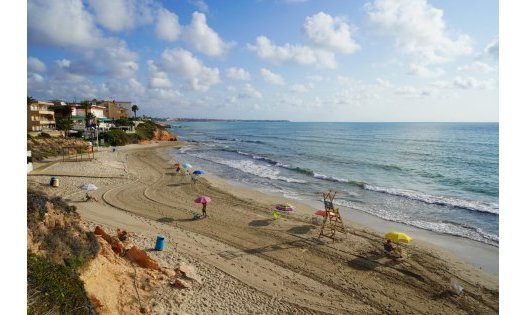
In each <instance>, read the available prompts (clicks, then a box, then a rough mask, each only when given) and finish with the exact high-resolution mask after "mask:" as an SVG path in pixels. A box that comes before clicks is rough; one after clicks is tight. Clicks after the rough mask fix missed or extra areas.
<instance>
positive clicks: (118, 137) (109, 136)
mask: <svg viewBox="0 0 526 315" xmlns="http://www.w3.org/2000/svg"><path fill="white" fill-rule="evenodd" d="M104 142H107V143H109V145H112V146H120V145H125V144H127V143H128V137H127V136H126V132H124V131H122V130H120V129H110V130H109V131H108V132H106V134H105V135H104Z"/></svg>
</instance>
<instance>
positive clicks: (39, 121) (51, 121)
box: [27, 101, 56, 132]
mask: <svg viewBox="0 0 526 315" xmlns="http://www.w3.org/2000/svg"><path fill="white" fill-rule="evenodd" d="M51 106H53V103H49V102H44V101H35V102H33V103H31V104H27V130H28V131H44V132H45V131H52V130H55V127H56V125H55V112H54V111H53V110H52V109H50V107H51Z"/></svg>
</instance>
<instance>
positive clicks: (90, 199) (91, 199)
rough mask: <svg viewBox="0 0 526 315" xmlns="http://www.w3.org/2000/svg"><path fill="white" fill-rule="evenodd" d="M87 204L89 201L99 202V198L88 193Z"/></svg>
mask: <svg viewBox="0 0 526 315" xmlns="http://www.w3.org/2000/svg"><path fill="white" fill-rule="evenodd" d="M85 201H86V202H87V201H99V200H98V199H97V198H95V197H93V196H91V195H90V194H89V193H86V200H85Z"/></svg>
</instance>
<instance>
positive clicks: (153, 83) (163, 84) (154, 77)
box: [148, 60, 172, 89]
mask: <svg viewBox="0 0 526 315" xmlns="http://www.w3.org/2000/svg"><path fill="white" fill-rule="evenodd" d="M148 79H149V86H150V87H151V88H154V89H168V88H171V87H172V82H171V81H170V79H169V78H168V74H167V73H166V72H164V71H161V70H160V69H159V67H157V66H156V65H155V63H154V62H153V60H148Z"/></svg>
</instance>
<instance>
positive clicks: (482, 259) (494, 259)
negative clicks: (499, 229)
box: [206, 175, 499, 276]
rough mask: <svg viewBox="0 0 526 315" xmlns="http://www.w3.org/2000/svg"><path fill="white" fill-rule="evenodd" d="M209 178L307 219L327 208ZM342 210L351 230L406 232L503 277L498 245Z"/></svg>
mask: <svg viewBox="0 0 526 315" xmlns="http://www.w3.org/2000/svg"><path fill="white" fill-rule="evenodd" d="M206 177H207V178H206V179H207V180H208V179H210V181H211V182H212V183H213V184H214V185H217V186H218V187H220V188H222V189H225V190H232V189H233V190H239V191H240V192H243V193H245V194H247V193H248V194H251V191H252V193H255V194H261V196H259V198H265V199H273V198H274V199H275V198H279V200H280V201H279V202H281V203H290V204H293V205H295V206H298V204H301V206H300V207H296V208H297V210H299V211H296V212H299V213H301V215H303V216H309V217H310V216H312V214H313V213H314V211H316V209H318V208H322V207H323V204H322V203H321V202H314V201H311V202H309V201H308V200H299V199H291V198H287V197H285V196H283V195H280V194H279V193H271V192H268V191H260V190H259V189H258V188H257V187H253V186H250V185H247V184H241V183H237V182H234V181H230V180H228V179H224V178H218V177H217V176H215V175H206ZM276 203H278V202H276ZM340 209H341V211H340V213H341V214H342V218H343V220H344V224H346V226H347V225H349V226H351V229H352V228H358V229H365V230H369V231H372V232H374V233H377V234H378V235H380V236H381V235H383V234H385V233H387V232H389V231H392V230H397V231H402V232H406V233H408V234H409V235H411V236H412V237H413V238H414V239H415V243H414V244H415V245H419V244H423V245H424V246H426V247H430V248H433V249H435V250H437V251H442V252H444V254H445V255H454V256H456V257H458V258H462V259H463V260H464V261H465V262H467V263H469V264H470V265H472V266H473V267H476V268H479V269H482V270H484V271H485V272H488V273H491V274H493V275H496V276H498V275H499V248H498V247H496V246H492V245H489V244H485V243H482V242H477V241H474V240H470V239H467V238H463V237H460V236H454V235H448V234H441V233H437V232H434V231H429V230H425V229H421V228H417V227H413V226H410V225H405V224H401V223H398V222H393V221H388V220H385V219H382V218H379V217H376V216H374V215H372V214H368V213H365V212H362V211H360V210H356V209H352V208H348V207H342V206H340Z"/></svg>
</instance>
